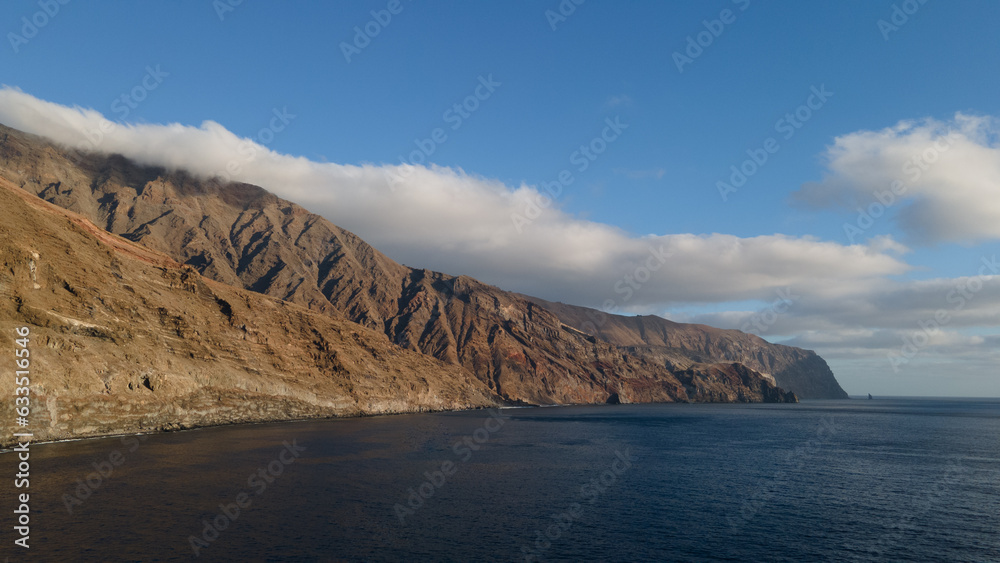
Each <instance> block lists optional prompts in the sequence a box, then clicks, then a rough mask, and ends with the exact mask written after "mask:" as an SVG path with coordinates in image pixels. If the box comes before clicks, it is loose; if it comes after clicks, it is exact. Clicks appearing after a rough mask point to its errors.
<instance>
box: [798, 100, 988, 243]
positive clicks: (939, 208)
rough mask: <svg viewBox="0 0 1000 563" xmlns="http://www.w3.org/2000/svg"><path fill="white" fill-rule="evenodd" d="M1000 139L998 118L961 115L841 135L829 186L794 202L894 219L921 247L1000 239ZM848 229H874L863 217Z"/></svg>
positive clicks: (807, 188) (831, 157)
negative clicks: (843, 208) (835, 207)
mask: <svg viewBox="0 0 1000 563" xmlns="http://www.w3.org/2000/svg"><path fill="white" fill-rule="evenodd" d="M998 133H1000V127H998V123H997V120H996V119H994V118H991V117H977V116H969V115H964V114H961V113H959V114H956V115H955V117H954V118H953V119H951V120H949V121H946V122H941V121H936V120H933V119H926V120H922V121H903V122H900V123H899V124H897V125H895V126H893V127H888V128H886V129H882V130H880V131H857V132H854V133H850V134H848V135H843V136H841V137H837V138H836V139H835V141H834V144H833V145H832V146H830V147H829V148H828V150H827V153H826V159H827V168H828V172H827V174H826V175H825V177H824V178H823V180H822V181H820V182H817V183H809V184H805V185H803V186H802V187H801V189H799V190H798V191H797V192H796V193H795V194H793V200H795V201H798V202H800V203H804V204H806V205H810V206H814V207H834V206H844V207H847V208H848V209H850V210H851V211H852V212H857V211H856V210H857V208H858V207H861V208H863V209H864V210H865V211H866V212H871V215H872V217H873V218H874V220H875V221H878V220H882V221H886V220H889V219H886V218H885V217H888V216H894V217H895V220H896V221H897V222H898V226H899V228H900V229H902V232H903V233H904V234H905V235H906V237H907V238H908V239H909V240H912V241H914V242H916V243H920V244H934V243H939V242H963V243H971V242H977V241H984V240H995V239H1000V144H998ZM894 183H895V186H896V190H895V191H896V193H893V185H894ZM876 194H880V195H876ZM880 199H881V201H880ZM880 205H882V206H884V207H885V208H887V212H885V216H884V217H882V213H883V212H882V211H881V210H880V207H879V206H880ZM870 206H873V207H871V208H870V209H869V207H870ZM876 214H878V215H879V217H875V215H876ZM850 224H855V226H857V225H860V226H861V230H863V231H864V230H867V228H868V227H867V224H868V223H867V220H866V219H864V218H863V217H862V215H861V213H860V212H857V218H855V219H853V220H852V221H851V222H850ZM850 240H854V239H850Z"/></svg>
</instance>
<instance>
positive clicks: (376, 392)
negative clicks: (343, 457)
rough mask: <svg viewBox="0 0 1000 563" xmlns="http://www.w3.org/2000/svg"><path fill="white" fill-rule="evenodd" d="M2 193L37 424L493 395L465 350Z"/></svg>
mask: <svg viewBox="0 0 1000 563" xmlns="http://www.w3.org/2000/svg"><path fill="white" fill-rule="evenodd" d="M0 207H2V208H3V210H4V220H3V221H2V222H0V262H2V264H3V267H2V269H0V318H2V319H3V320H4V322H3V330H2V331H0V349H3V350H7V351H9V353H10V354H11V356H10V357H11V358H13V355H14V352H13V351H14V350H15V349H16V348H15V339H16V338H18V336H17V335H16V333H15V330H14V329H15V328H17V327H21V326H27V327H28V328H30V329H31V334H30V336H29V340H30V342H29V344H28V350H29V353H30V356H29V359H30V362H31V364H30V366H29V367H30V369H29V372H30V375H29V378H30V395H29V397H30V399H31V405H30V407H31V414H30V416H29V420H30V424H29V430H30V431H31V432H33V433H34V439H35V440H52V439H61V438H71V437H83V436H96V435H105V434H114V433H122V432H136V431H151V430H163V429H178V428H186V427H195V426H204V425H211V424H223V423H229V422H252V421H269V420H287V419H294V418H305V417H321V416H339V415H359V414H376V413H390V412H407V411H416V410H432V409H433V410H443V409H459V408H475V407H486V406H493V405H497V404H498V402H497V400H496V397H495V396H494V395H493V394H492V393H491V392H490V391H489V390H488V389H486V387H485V386H484V385H482V383H481V382H480V381H479V380H478V379H476V378H474V377H471V376H470V375H469V373H468V372H467V371H466V370H464V369H462V368H461V367H459V366H454V365H448V364H445V363H443V362H440V361H438V360H435V359H434V358H431V357H428V356H426V355H424V354H419V353H416V352H412V351H409V350H403V349H400V348H399V347H397V346H394V345H392V343H390V342H389V340H388V339H387V338H386V337H385V335H384V334H382V333H381V332H378V331H373V330H371V329H367V328H365V327H362V326H359V325H357V324H355V323H352V322H350V321H347V320H343V319H334V318H330V317H329V316H327V315H323V314H319V313H316V312H313V311H309V310H308V309H306V308H303V307H300V306H298V305H294V304H290V303H286V302H282V301H279V300H276V299H273V298H270V297H267V296H264V295H259V294H257V293H253V292H250V291H246V290H242V289H235V288H232V287H229V286H226V285H224V284H221V283H218V282H214V281H211V280H207V279H205V278H203V277H202V276H200V275H199V274H198V273H197V272H196V271H194V269H193V268H191V267H190V266H184V265H181V264H178V263H176V262H175V261H174V260H172V259H171V258H169V257H167V256H165V255H163V254H161V253H159V252H155V251H150V250H148V249H146V248H144V247H142V246H139V245H137V244H134V243H131V242H129V241H126V240H124V239H120V238H118V237H114V236H111V235H109V234H107V233H105V232H104V231H102V230H101V229H98V228H97V227H95V226H94V225H92V224H91V223H90V222H89V221H87V220H86V219H84V218H82V217H80V216H78V215H76V214H73V213H70V212H67V211H64V210H62V209H60V208H58V207H56V206H54V205H51V204H48V203H45V202H44V201H42V200H40V199H38V198H36V197H35V196H33V195H31V194H28V193H27V192H24V191H23V190H21V189H19V188H17V187H16V186H13V185H11V184H10V183H9V182H7V181H6V180H2V179H0ZM14 383H15V382H14V378H13V377H5V378H3V379H2V381H0V393H2V394H3V395H4V396H5V397H14ZM14 408H15V405H14V401H12V400H5V401H0V417H3V418H4V419H5V420H9V421H13V420H14V418H15V414H14ZM9 443H11V442H10V434H9V433H6V434H5V435H4V436H2V437H0V445H6V444H9Z"/></svg>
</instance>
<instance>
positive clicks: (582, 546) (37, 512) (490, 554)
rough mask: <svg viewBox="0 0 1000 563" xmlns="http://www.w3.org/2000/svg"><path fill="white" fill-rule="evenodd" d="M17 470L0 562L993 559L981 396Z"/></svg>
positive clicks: (452, 426) (643, 412)
mask: <svg viewBox="0 0 1000 563" xmlns="http://www.w3.org/2000/svg"><path fill="white" fill-rule="evenodd" d="M31 461H32V467H31V473H32V474H31V488H30V494H31V497H30V498H31V502H30V511H31V512H30V515H31V520H30V522H31V528H30V546H31V547H30V549H28V550H24V549H21V548H16V549H15V547H14V545H13V540H14V539H15V537H16V535H15V533H13V532H12V527H13V526H14V525H15V524H14V517H15V515H14V514H13V510H14V509H15V508H16V507H17V503H16V502H15V498H14V493H15V492H22V491H15V489H14V487H13V485H12V479H11V480H8V479H6V478H5V479H4V482H5V483H7V484H5V485H2V486H0V508H2V511H3V514H4V517H3V520H4V525H3V533H2V537H3V545H2V548H0V549H2V550H0V554H2V555H0V556H9V557H10V560H11V561H60V562H61V561H191V560H202V561H463V562H465V561H788V562H801V561H948V562H959V561H977V562H978V561H1000V481H998V477H1000V401H997V400H963V399H875V400H850V401H815V402H803V403H801V404H794V405H620V406H588V407H552V408H530V409H529V408H525V409H504V410H501V411H472V412H461V413H441V414H419V415H401V416H385V417H371V418H359V419H339V420H324V421H309V422H294V423H285V424H267V425H246V426H234V427H224V428H211V429H202V430H195V431H188V432H179V433H170V434H160V435H151V436H148V437H143V438H142V439H139V438H136V437H126V438H108V439H100V440H86V441H77V442H64V443H56V444H37V445H34V446H32V448H31ZM15 463H16V460H15V454H13V453H11V452H8V453H3V454H0V471H2V473H3V475H5V476H10V477H11V478H13V474H14V473H15V472H16V471H15Z"/></svg>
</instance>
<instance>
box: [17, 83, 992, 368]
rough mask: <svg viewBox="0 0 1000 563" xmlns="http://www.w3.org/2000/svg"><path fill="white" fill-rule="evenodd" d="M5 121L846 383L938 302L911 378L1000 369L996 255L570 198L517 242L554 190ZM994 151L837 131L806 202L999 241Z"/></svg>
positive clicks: (158, 135)
mask: <svg viewBox="0 0 1000 563" xmlns="http://www.w3.org/2000/svg"><path fill="white" fill-rule="evenodd" d="M0 122H2V123H4V124H6V125H9V126H11V127H14V128H17V129H20V130H23V131H27V132H30V133H35V134H38V135H42V136H45V137H49V138H51V139H53V140H55V141H57V142H59V143H62V144H64V145H67V146H70V147H82V148H96V149H97V150H100V151H103V152H108V153H120V154H123V155H125V156H127V157H129V158H132V159H134V160H137V161H139V162H142V163H144V164H152V165H159V166H165V167H168V168H185V169H187V170H189V171H190V172H192V173H194V174H197V175H200V176H204V177H210V176H215V175H225V174H226V173H227V172H226V171H227V167H228V166H232V165H238V167H239V170H238V171H236V172H235V173H234V174H232V179H234V180H238V181H244V182H249V183H253V184H257V185H260V186H263V187H265V188H267V189H268V190H270V191H272V192H274V193H275V194H277V195H279V196H281V197H284V198H286V199H289V200H292V201H295V202H296V203H299V204H301V205H303V206H304V207H306V208H308V209H310V210H311V211H314V212H316V213H319V214H321V215H323V216H325V217H326V218H328V219H329V220H331V221H332V222H333V223H335V224H337V225H340V226H342V227H344V228H346V229H349V230H351V231H353V232H355V233H357V234H358V235H359V236H361V237H362V238H364V239H365V240H367V241H368V242H370V243H372V244H373V245H374V246H375V247H376V248H379V249H380V250H382V251H383V252H386V253H387V254H388V255H389V256H391V257H393V258H395V259H396V260H399V261H401V262H403V263H405V264H407V265H410V266H414V267H425V268H429V269H435V270H439V271H444V272H448V273H452V274H467V275H471V276H474V277H476V278H479V279H481V280H483V281H486V282H488V283H492V284H495V285H498V286H500V287H503V288H505V289H510V290H514V291H521V292H524V293H528V294H532V295H537V296H539V297H543V298H547V299H553V300H559V301H564V302H568V303H575V304H580V305H589V306H595V307H603V308H610V309H613V310H615V311H617V312H625V313H663V312H664V311H667V314H666V315H665V316H668V317H671V318H674V319H675V320H679V321H684V322H701V323H705V324H710V325H713V326H719V327H722V328H744V325H746V323H747V322H749V321H752V320H754V319H755V318H756V319H757V320H758V321H760V320H762V319H763V320H764V321H766V322H765V323H764V324H765V325H766V330H764V331H761V330H756V332H758V333H759V334H762V335H763V336H766V337H768V338H769V339H772V340H774V339H775V338H781V337H786V336H792V337H793V338H792V340H788V341H786V342H787V343H788V344H792V345H799V346H803V347H806V348H811V349H815V350H816V351H817V352H819V353H820V354H822V355H824V356H826V357H829V358H831V359H833V360H834V362H841V363H840V364H838V365H844V366H846V367H845V368H844V369H850V370H852V371H850V372H849V373H848V374H847V377H846V380H847V381H848V382H852V381H854V380H852V378H854V379H855V380H856V379H857V377H860V376H857V375H856V374H858V373H862V372H861V371H857V370H858V369H860V370H862V371H864V370H867V371H865V373H881V372H884V371H886V370H887V369H889V364H888V361H887V360H886V354H887V353H889V352H898V351H899V349H900V346H901V345H902V342H903V337H904V336H906V335H908V334H912V333H913V332H914V331H915V330H919V326H918V323H919V322H920V321H925V320H927V319H932V318H934V317H935V315H936V314H937V313H938V311H939V310H946V311H947V312H948V314H949V320H948V322H947V323H946V324H945V325H944V326H942V327H941V331H940V333H936V334H934V335H933V337H932V338H930V339H929V340H928V343H927V344H926V347H925V348H923V349H922V350H921V353H920V356H919V357H918V358H917V360H915V361H914V362H912V363H911V364H909V365H908V366H907V367H906V369H908V370H910V372H909V373H912V374H930V373H933V370H931V369H930V368H928V367H927V366H928V365H930V364H929V363H928V362H930V363H933V362H936V361H937V362H939V361H941V358H943V357H946V356H947V357H949V358H952V359H958V358H961V359H962V362H963V363H962V364H961V365H963V366H965V367H964V368H962V369H965V370H966V372H967V373H968V374H971V375H968V378H971V377H973V376H974V375H975V374H976V373H979V372H978V371H976V370H977V369H978V368H977V367H976V366H989V365H995V361H996V359H997V354H998V352H997V343H998V338H1000V337H998V336H995V335H979V334H975V333H974V332H975V331H977V330H980V329H984V327H985V329H984V330H987V331H988V330H992V329H994V328H995V327H997V326H998V325H1000V276H997V277H994V278H989V279H987V278H982V279H981V280H980V281H982V282H983V283H982V286H981V287H979V286H977V285H975V283H974V282H973V281H972V280H973V279H975V278H977V276H978V275H980V274H984V273H985V274H996V273H997V272H995V271H992V270H989V269H987V270H986V271H984V272H980V269H981V268H982V266H983V265H987V264H992V265H994V266H995V265H996V264H997V262H996V260H995V258H994V259H992V260H991V258H992V257H991V256H984V259H985V260H986V261H985V262H982V263H977V264H970V265H969V268H968V270H967V271H965V272H963V273H964V274H965V277H956V278H940V279H934V280H925V281H919V282H912V281H910V282H906V281H899V280H898V279H894V278H893V276H896V275H899V274H904V273H906V272H907V271H909V270H910V267H909V266H908V265H907V264H906V263H905V262H903V261H902V259H901V256H902V255H903V254H905V253H907V252H909V249H908V248H907V247H906V246H904V245H902V244H900V243H899V242H897V241H895V240H894V239H893V238H891V237H888V236H877V237H866V238H867V241H866V243H865V244H855V245H845V244H839V243H836V242H830V241H822V240H818V239H816V238H812V237H808V236H804V237H793V236H786V235H781V234H773V235H762V236H756V237H746V238H741V237H737V236H733V235H727V234H719V233H712V234H656V235H645V236H638V235H634V234H630V233H627V232H624V231H622V230H620V229H618V228H616V227H613V226H610V225H606V224H601V223H596V222H592V221H587V220H583V219H580V218H578V217H574V216H572V215H569V214H567V213H565V212H563V211H562V210H561V209H559V207H558V201H559V200H557V201H556V202H555V203H552V204H551V205H550V206H548V207H545V206H542V207H538V208H537V209H536V211H538V212H539V213H538V215H537V217H535V218H534V219H533V220H531V221H530V222H529V223H527V224H525V225H524V226H523V228H522V231H523V232H519V230H518V229H517V228H515V226H514V223H513V222H512V220H511V217H512V215H514V214H522V215H523V214H525V213H526V212H527V210H528V209H529V208H531V207H532V206H533V205H536V204H537V203H538V202H540V201H541V202H543V203H544V202H545V198H544V192H540V191H539V189H537V188H536V187H535V186H528V185H520V186H509V185H505V184H503V183H502V182H500V181H497V180H493V179H488V178H482V177H479V176H476V175H474V174H469V173H466V172H465V171H463V170H460V169H453V168H442V167H437V166H430V167H424V166H410V165H363V166H351V165H341V164H335V163H329V162H316V161H312V160H309V159H306V158H303V157H294V156H289V155H283V154H278V153H275V152H273V151H270V150H269V149H267V147H265V146H261V145H260V144H257V143H254V142H253V141H251V140H249V139H244V138H240V137H239V136H237V135H235V134H233V133H232V132H230V131H228V130H227V129H226V128H225V127H223V126H222V125H220V124H218V123H215V122H212V121H206V122H204V123H203V124H201V126H199V127H194V126H187V125H179V124H170V125H156V124H137V125H132V124H115V125H114V127H113V130H111V131H110V132H104V133H102V134H101V135H100V138H98V135H96V134H95V133H94V131H100V130H101V126H102V124H105V127H106V126H107V124H110V122H108V121H107V120H106V119H105V118H104V117H103V116H102V115H101V114H100V113H99V112H97V111H95V110H92V109H84V108H78V107H73V108H70V107H66V106H61V105H58V104H53V103H49V102H46V101H42V100H39V99H37V98H34V97H32V96H30V95H28V94H25V93H22V92H20V91H18V90H15V89H10V88H6V89H0ZM949 133H950V134H951V135H952V136H951V138H950V139H949V141H948V142H949V143H950V145H949V146H948V150H947V151H940V150H939V151H938V152H939V154H938V157H937V158H936V159H935V162H934V163H932V164H931V163H923V164H926V170H921V171H920V174H916V173H915V172H914V170H913V168H912V167H913V166H917V169H919V168H920V164H919V163H916V162H915V161H913V160H908V159H912V158H914V157H917V158H919V157H921V155H924V151H926V150H928V148H930V147H933V146H934V144H935V143H938V144H939V146H941V145H940V143H941V142H942V139H943V138H945V135H948V134H949ZM996 147H997V133H996V127H995V124H994V122H993V120H991V119H988V118H971V117H967V116H962V115H958V116H956V118H955V119H954V120H952V121H950V122H948V123H938V122H933V121H922V122H904V123H900V124H899V125H897V126H896V127H893V128H889V129H885V130H882V131H878V132H869V131H862V132H857V133H853V134H850V135H845V136H843V137H838V138H837V139H836V142H835V143H834V145H833V146H832V147H830V149H829V152H828V154H827V156H828V161H829V162H828V168H829V174H828V175H827V176H826V177H825V178H824V180H823V181H822V182H820V183H818V184H811V185H807V186H803V187H802V189H801V190H799V191H798V192H797V193H796V194H795V197H796V199H798V200H799V201H800V202H804V203H807V204H810V205H814V206H820V207H827V206H831V205H843V204H845V203H846V204H848V205H849V207H853V205H854V202H857V203H858V204H862V205H868V204H869V203H871V201H873V200H872V195H871V192H872V191H873V190H885V189H889V188H890V186H891V183H892V181H893V180H896V179H900V180H901V181H904V182H906V186H907V191H906V192H904V193H903V197H902V198H900V199H901V200H903V201H900V202H896V203H894V204H892V205H891V206H890V210H891V211H892V212H894V213H895V212H898V213H899V215H898V217H899V221H900V224H901V225H902V227H903V229H904V231H905V232H906V233H907V234H908V235H909V236H910V237H911V238H912V239H914V240H917V241H921V242H928V241H930V242H933V241H942V240H975V239H982V238H1000V209H998V208H997V205H1000V203H998V202H1000V198H997V195H1000V194H998V193H997V189H998V188H997V186H998V179H1000V164H998V159H1000V157H998V150H1000V149H997V148H996ZM927 154H928V155H929V154H930V153H927ZM908 162H909V164H907V163H908ZM882 220H887V219H886V218H883V219H882ZM661 256H662V257H663V260H662V262H663V265H662V266H660V263H661V260H660V257H661ZM994 280H995V281H994ZM970 284H972V285H970ZM961 287H964V288H965V293H966V294H968V293H969V291H970V290H971V289H972V288H974V287H979V289H976V290H975V291H974V292H973V295H972V296H971V297H968V296H967V297H966V298H965V300H964V305H963V306H962V307H961V308H956V305H957V301H956V299H957V298H956V297H955V296H956V294H955V293H953V292H954V291H955V290H956V288H961ZM779 291H791V293H792V294H793V295H794V297H793V299H791V302H790V303H789V304H788V305H789V306H788V307H782V308H781V309H782V311H781V313H780V314H778V315H768V316H767V317H766V318H765V317H763V316H762V314H763V313H765V312H766V311H767V309H768V307H769V304H770V303H772V302H774V300H775V299H776V298H777V297H778V295H779V294H778V292H779ZM949 298H950V299H951V300H949ZM740 301H744V302H746V301H750V302H758V303H760V306H759V308H756V309H752V310H747V307H746V305H745V304H743V305H742V306H741V307H740V308H741V309H743V310H739V311H723V312H716V313H705V314H695V315H683V316H676V315H670V314H669V309H670V308H671V307H672V306H675V305H678V304H690V303H721V304H725V303H732V302H740ZM723 307H724V305H723ZM755 315H756V317H755ZM772 317H773V318H772ZM970 331H972V333H970ZM991 362H993V363H991ZM859 366H860V367H859ZM838 376H840V373H839V372H838ZM922 376H923V375H921V377H922ZM859 381H860V380H859ZM857 384H859V385H860V383H857Z"/></svg>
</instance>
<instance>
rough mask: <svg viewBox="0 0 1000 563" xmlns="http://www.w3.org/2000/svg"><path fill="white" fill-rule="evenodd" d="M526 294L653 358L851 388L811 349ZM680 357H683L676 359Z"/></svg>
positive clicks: (817, 391)
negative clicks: (732, 365)
mask: <svg viewBox="0 0 1000 563" xmlns="http://www.w3.org/2000/svg"><path fill="white" fill-rule="evenodd" d="M525 298H526V299H528V300H529V301H531V302H532V303H535V304H537V305H539V306H542V307H545V308H546V309H547V310H549V311H551V312H553V313H554V314H555V315H556V316H557V317H558V318H559V320H560V321H561V322H563V323H565V324H566V325H568V326H571V327H574V328H576V329H578V330H581V331H584V332H587V333H590V334H593V335H594V336H596V337H597V338H599V339H601V340H603V341H605V342H608V343H610V344H614V345H616V346H620V347H625V348H628V350H629V351H630V352H631V353H632V354H634V355H638V356H642V357H645V358H649V359H650V361H654V362H667V363H668V364H672V365H674V366H675V367H685V366H684V362H685V361H692V360H693V361H697V362H705V361H713V362H739V363H741V364H743V365H746V366H748V367H750V368H753V369H754V370H757V371H758V372H760V373H761V374H763V375H764V376H765V377H768V378H770V379H771V380H772V381H773V382H774V383H775V384H776V385H777V386H778V387H781V388H782V389H786V390H789V391H792V392H794V393H795V394H796V395H797V396H798V397H799V398H802V399H846V398H847V393H846V392H845V391H844V390H843V389H842V388H841V387H840V384H839V383H837V379H836V378H835V377H834V376H833V372H832V371H830V367H829V366H828V365H826V361H825V360H823V358H821V357H819V356H818V355H816V353H815V352H813V351H811V350H803V349H801V348H795V347H792V346H783V345H781V344H772V343H770V342H768V341H766V340H764V339H763V338H761V337H759V336H756V335H753V334H747V333H745V332H741V331H739V330H724V329H719V328H714V327H710V326H706V325H699V324H683V323H675V322H672V321H668V320H667V319H664V318H661V317H656V316H652V315H640V316H636V317H623V316H619V315H608V314H606V313H603V312H601V311H596V310H593V309H588V308H586V307H576V306H573V305H566V304H563V303H552V302H549V301H544V300H542V299H538V298H536V297H527V296H525ZM677 356H680V357H681V358H682V359H681V360H680V363H678V360H677Z"/></svg>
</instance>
